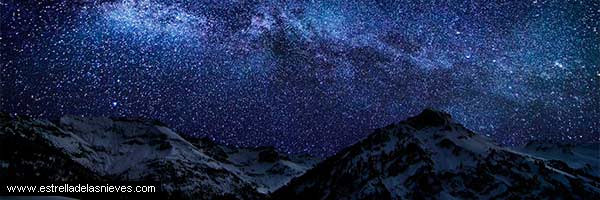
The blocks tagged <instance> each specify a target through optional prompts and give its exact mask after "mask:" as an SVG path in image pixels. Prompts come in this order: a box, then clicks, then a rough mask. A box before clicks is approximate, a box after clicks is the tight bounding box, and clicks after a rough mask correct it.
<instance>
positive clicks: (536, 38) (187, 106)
mask: <svg viewBox="0 0 600 200" xmlns="http://www.w3.org/2000/svg"><path fill="white" fill-rule="evenodd" d="M0 5H1V6H2V24H1V33H2V35H1V37H0V40H1V45H2V46H1V48H2V49H1V53H2V54H1V56H2V75H1V77H2V82H1V84H2V85H1V88H2V97H1V98H0V99H1V101H0V102H1V106H2V107H1V108H2V111H5V112H11V113H18V114H27V115H32V116H36V117H44V118H56V117H59V116H61V115H65V114H74V115H83V116H141V117H147V118H154V119H159V120H161V121H164V122H165V123H167V124H169V126H170V127H173V128H175V129H176V130H178V131H180V132H182V133H185V134H191V135H197V136H207V137H210V138H212V139H214V140H215V141H219V142H221V143H225V144H230V145H241V146H257V145H274V146H276V147H277V148H278V149H281V150H284V151H287V152H291V153H302V152H307V153H312V154H317V155H329V154H331V153H334V152H336V151H337V150H339V149H341V148H343V147H345V146H347V145H349V144H351V143H354V142H356V141H358V140H359V139H360V138H363V137H365V136H366V135H367V134H368V133H370V132H371V131H372V130H373V129H375V128H377V127H382V126H385V125H387V124H389V123H394V122H398V121H400V120H402V119H404V118H406V117H409V116H411V115H414V114H417V113H418V112H419V111H421V110H422V109H423V108H426V107H433V108H437V109H442V110H445V111H447V112H449V113H451V114H452V115H453V116H454V118H455V119H456V120H458V121H459V122H461V123H463V124H465V126H467V127H468V128H471V129H473V130H475V131H476V132H478V133H481V134H485V135H487V136H489V137H491V138H493V139H495V140H496V141H498V142H499V143H501V144H504V145H519V144H522V143H524V142H527V141H529V140H554V141H566V142H574V143H577V142H587V141H599V138H600V129H599V128H600V34H599V30H598V29H600V3H599V2H598V1H595V0H582V1H542V0H533V1H531V0H529V1H523V0H507V1H484V0H481V1H479V0H477V1H462V2H459V1H431V2H429V1H402V2H397V1H375V2H371V1H364V2H361V1H339V2H334V1H327V2H319V1H289V2H287V1H218V0H214V1H192V0H178V1H170V0H167V1H158V0H135V1H132V0H129V1H119V0H116V1H91V0H88V1H83V0H80V1H65V2H62V3H61V2H56V1H20V0H8V1H2V3H1V4H0Z"/></svg>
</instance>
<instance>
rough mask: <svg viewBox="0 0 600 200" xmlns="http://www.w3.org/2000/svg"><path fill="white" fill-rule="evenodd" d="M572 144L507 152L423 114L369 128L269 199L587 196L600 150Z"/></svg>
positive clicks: (597, 183)
mask: <svg viewBox="0 0 600 200" xmlns="http://www.w3.org/2000/svg"><path fill="white" fill-rule="evenodd" d="M573 147H574V146H568V147H565V150H563V149H561V148H555V147H547V146H544V145H543V144H538V145H535V144H530V145H528V146H526V147H525V148H524V149H519V150H510V149H507V148H504V147H500V146H497V145H495V144H494V143H493V142H491V141H489V140H487V139H486V138H484V137H482V136H479V135H477V134H475V133H473V132H471V131H470V130H468V129H466V128H465V127H463V126H462V125H460V124H458V123H456V122H455V121H453V120H452V119H451V117H450V115H448V114H446V113H443V112H438V111H434V110H429V109H428V110H425V111H423V112H422V113H421V114H420V115H418V116H416V117H413V118H409V119H407V120H405V121H403V122H400V123H398V124H392V125H389V126H387V127H385V128H381V129H378V130H376V131H375V132H374V133H373V134H371V135H370V136H368V138H366V139H364V140H363V141H361V142H359V143H357V144H355V145H352V146H350V147H348V148H346V149H345V150H343V151H341V152H339V153H338V154H336V155H335V156H333V157H330V158H328V159H326V160H325V161H323V162H321V163H319V164H318V165H317V166H316V167H315V168H313V169H311V170H309V171H307V172H306V173H305V174H304V175H302V176H300V177H298V178H295V179H293V180H292V181H291V182H290V183H289V184H288V185H286V186H284V187H283V188H281V189H279V190H277V191H276V192H275V193H274V194H273V195H272V197H273V198H274V199H523V198H525V199H527V198H535V199H537V198H542V199H543V198H546V199H547V198H551V199H556V198H562V199H593V198H594V197H597V196H598V195H599V194H600V193H599V192H600V189H599V188H600V179H598V173H597V170H598V161H599V160H600V159H599V157H600V154H599V152H600V149H598V148H597V147H598V146H597V145H596V146H593V145H592V146H590V147H587V148H581V149H583V150H580V149H579V148H573ZM555 151H558V152H555ZM580 152H584V153H580ZM586 159H587V160H586ZM594 163H595V164H594Z"/></svg>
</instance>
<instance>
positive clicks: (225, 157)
mask: <svg viewBox="0 0 600 200" xmlns="http://www.w3.org/2000/svg"><path fill="white" fill-rule="evenodd" d="M0 147H2V151H1V152H0V180H3V181H6V182H10V183H15V182H16V183H18V182H24V183H32V182H44V183H47V182H59V181H67V182H68V181H71V182H102V183H103V182H123V181H125V182H129V181H136V182H148V183H153V184H159V186H160V190H161V191H162V192H164V193H166V195H168V197H171V198H193V199H217V198H218V199H222V198H231V199H259V198H264V197H265V193H268V192H270V191H273V190H274V189H275V188H277V187H279V186H281V185H283V184H285V183H286V182H287V181H289V180H290V179H291V178H292V177H294V176H298V175H300V174H302V173H303V172H304V171H305V170H306V169H308V168H309V167H310V166H312V165H313V164H314V163H316V160H315V159H314V158H311V157H308V156H286V155H282V154H279V153H278V152H276V151H275V150H274V149H272V148H242V149H233V148H230V147H226V146H221V145H218V144H215V143H213V142H211V141H210V140H206V139H197V138H187V140H186V139H184V138H182V137H181V136H180V135H178V134H177V133H175V132H173V131H172V130H171V129H169V128H167V127H165V126H164V125H163V124H161V123H160V122H157V121H149V120H141V119H130V118H82V117H76V116H66V117H63V118H61V119H60V120H59V121H55V122H51V121H46V120H37V119H31V118H27V117H23V116H11V115H8V114H2V115H1V116H0Z"/></svg>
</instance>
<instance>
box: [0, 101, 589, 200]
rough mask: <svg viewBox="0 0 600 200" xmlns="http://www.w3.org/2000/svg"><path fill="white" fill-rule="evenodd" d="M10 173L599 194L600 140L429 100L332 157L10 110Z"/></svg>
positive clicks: (271, 185) (362, 195)
mask: <svg viewBox="0 0 600 200" xmlns="http://www.w3.org/2000/svg"><path fill="white" fill-rule="evenodd" d="M0 147H1V148H2V151H1V152H0V180H2V182H5V184H7V183H37V182H43V183H47V182H94V183H105V182H120V183H123V182H141V183H152V184H155V185H157V186H159V188H160V192H161V194H163V195H165V197H166V198H172V199H182V198H183V199H522V198H552V199H554V198H559V199H593V198H594V197H597V196H598V195H599V194H600V173H599V172H600V162H599V161H600V144H580V145H574V144H560V143H554V142H541V141H535V142H530V143H528V144H527V145H525V146H523V147H504V146H499V145H496V144H495V143H494V142H493V141H491V140H490V139H488V138H486V137H485V136H482V135H478V134H477V133H474V132H472V131H470V130H469V129H467V128H465V127H464V126H463V125H461V124H460V123H458V122H456V121H455V120H453V119H452V118H451V116H450V115H449V114H447V113H444V112H441V111H436V110H432V109H426V110H424V111H423V112H422V113H421V114H419V115H417V116H415V117H412V118H408V119H406V120H404V121H401V122H399V123H395V124H391V125H388V126H386V127H383V128H379V129H376V130H375V131H374V132H373V133H372V134H370V135H369V136H368V137H367V138H365V139H363V140H362V141H360V142H358V143H356V144H354V145H351V146H349V147H347V148H345V149H344V150H342V151H340V152H338V153H337V154H335V155H333V156H331V157H329V158H325V159H324V160H322V161H321V159H319V158H316V157H312V156H310V155H288V154H285V153H280V152H278V151H277V150H276V149H274V148H273V147H254V148H236V147H232V146H227V145H222V144H218V143H216V142H213V141H212V140H210V139H207V138H195V137H190V136H186V135H184V134H181V135H180V134H178V133H176V132H175V131H173V130H172V129H169V128H168V127H167V126H166V125H165V124H162V123H161V122H159V121H155V120H147V119H139V118H108V117H96V118H85V117H79V116H65V117H62V118H60V119H59V120H55V121H50V120H42V119H34V118H29V117H26V116H17V115H11V114H6V113H4V114H1V115H0Z"/></svg>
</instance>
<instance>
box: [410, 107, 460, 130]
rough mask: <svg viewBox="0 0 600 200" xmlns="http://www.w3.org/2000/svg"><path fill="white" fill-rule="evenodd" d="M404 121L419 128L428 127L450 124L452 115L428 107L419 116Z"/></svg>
mask: <svg viewBox="0 0 600 200" xmlns="http://www.w3.org/2000/svg"><path fill="white" fill-rule="evenodd" d="M404 122H405V123H407V124H408V125H410V126H412V127H414V128H415V129H418V130H419V129H423V128H426V127H439V126H445V125H448V124H450V123H451V122H452V117H451V116H450V114H448V113H446V112H443V111H438V110H435V109H432V108H426V109H424V110H423V111H422V112H421V113H420V114H418V115H417V116H414V117H411V118H408V119H407V120H406V121H404Z"/></svg>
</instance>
